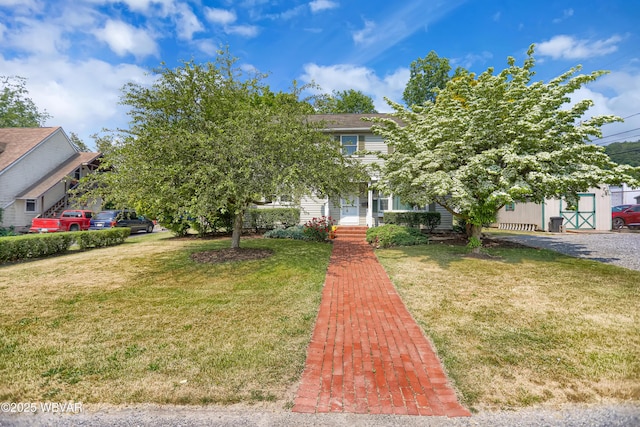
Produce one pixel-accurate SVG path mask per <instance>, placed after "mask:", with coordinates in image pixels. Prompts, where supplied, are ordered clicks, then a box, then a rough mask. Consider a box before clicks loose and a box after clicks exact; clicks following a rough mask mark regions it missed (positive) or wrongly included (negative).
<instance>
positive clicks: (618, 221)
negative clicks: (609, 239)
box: [611, 205, 640, 230]
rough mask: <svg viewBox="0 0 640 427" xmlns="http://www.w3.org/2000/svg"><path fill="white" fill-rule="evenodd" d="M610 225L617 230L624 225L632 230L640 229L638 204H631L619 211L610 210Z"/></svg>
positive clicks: (639, 208)
mask: <svg viewBox="0 0 640 427" xmlns="http://www.w3.org/2000/svg"><path fill="white" fill-rule="evenodd" d="M611 225H612V226H613V229H614V230H618V229H620V228H622V227H624V226H625V225H626V226H627V227H629V228H630V229H632V230H640V205H631V206H630V207H628V208H627V209H625V210H623V211H620V212H611Z"/></svg>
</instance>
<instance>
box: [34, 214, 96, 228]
mask: <svg viewBox="0 0 640 427" xmlns="http://www.w3.org/2000/svg"><path fill="white" fill-rule="evenodd" d="M92 216H93V212H91V211H88V210H82V209H67V210H65V211H63V212H62V214H61V215H60V217H59V218H33V220H31V228H29V232H30V233H54V232H57V231H80V230H88V229H89V225H90V221H91V217H92Z"/></svg>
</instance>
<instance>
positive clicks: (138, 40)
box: [95, 20, 158, 58]
mask: <svg viewBox="0 0 640 427" xmlns="http://www.w3.org/2000/svg"><path fill="white" fill-rule="evenodd" d="M95 35H96V37H97V38H98V39H99V40H102V41H104V42H105V43H107V44H108V45H109V48H110V49H111V50H112V51H114V52H115V53H116V54H117V55H119V56H125V55H127V54H129V53H130V54H132V55H134V56H136V57H137V58H141V57H145V56H149V55H154V56H157V55H158V46H157V44H156V42H155V40H154V39H153V37H151V36H150V35H149V33H147V31H145V30H143V29H140V28H136V27H134V26H132V25H129V24H127V23H125V22H122V21H114V20H108V21H107V23H106V24H105V26H104V28H102V29H99V30H97V31H96V32H95Z"/></svg>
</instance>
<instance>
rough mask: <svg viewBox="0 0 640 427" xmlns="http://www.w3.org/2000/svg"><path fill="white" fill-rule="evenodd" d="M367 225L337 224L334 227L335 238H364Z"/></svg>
mask: <svg viewBox="0 0 640 427" xmlns="http://www.w3.org/2000/svg"><path fill="white" fill-rule="evenodd" d="M367 229H368V228H367V227H361V226H357V225H339V226H338V228H337V229H336V238H339V239H342V240H344V239H359V240H365V239H366V237H367Z"/></svg>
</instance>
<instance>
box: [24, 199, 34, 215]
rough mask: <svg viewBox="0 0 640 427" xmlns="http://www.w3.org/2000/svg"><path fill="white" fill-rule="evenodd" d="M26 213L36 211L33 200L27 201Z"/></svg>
mask: <svg viewBox="0 0 640 427" xmlns="http://www.w3.org/2000/svg"><path fill="white" fill-rule="evenodd" d="M26 203H27V212H35V211H36V201H35V200H34V199H27V202H26Z"/></svg>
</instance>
